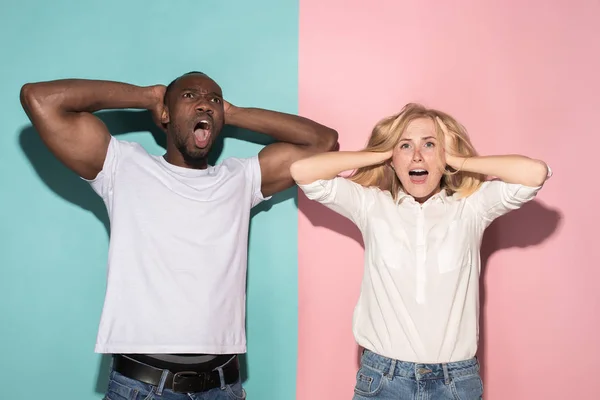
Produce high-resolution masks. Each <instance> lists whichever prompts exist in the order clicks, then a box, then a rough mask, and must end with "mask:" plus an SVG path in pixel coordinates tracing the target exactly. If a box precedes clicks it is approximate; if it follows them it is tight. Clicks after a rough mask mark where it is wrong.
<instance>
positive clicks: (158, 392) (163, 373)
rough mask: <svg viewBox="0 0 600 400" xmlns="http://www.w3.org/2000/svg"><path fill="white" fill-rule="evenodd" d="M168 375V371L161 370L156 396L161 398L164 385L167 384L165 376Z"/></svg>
mask: <svg viewBox="0 0 600 400" xmlns="http://www.w3.org/2000/svg"><path fill="white" fill-rule="evenodd" d="M168 375H169V370H168V369H163V372H162V375H161V376H160V383H159V384H158V386H157V387H156V395H157V396H162V393H163V390H164V389H165V383H166V382H167V376H168Z"/></svg>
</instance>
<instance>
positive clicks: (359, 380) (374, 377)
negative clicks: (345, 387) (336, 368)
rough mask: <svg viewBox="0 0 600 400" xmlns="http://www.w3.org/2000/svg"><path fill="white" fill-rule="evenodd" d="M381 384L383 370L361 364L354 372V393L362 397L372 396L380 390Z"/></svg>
mask: <svg viewBox="0 0 600 400" xmlns="http://www.w3.org/2000/svg"><path fill="white" fill-rule="evenodd" d="M383 384H384V376H383V372H381V371H377V370H375V369H373V368H370V367H368V366H364V365H363V366H361V367H360V369H359V370H358V372H357V373H356V385H355V386H354V393H355V394H357V395H359V396H362V397H373V396H376V395H377V394H378V393H379V392H381V389H382V388H383Z"/></svg>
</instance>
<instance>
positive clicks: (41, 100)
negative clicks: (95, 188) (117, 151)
mask: <svg viewBox="0 0 600 400" xmlns="http://www.w3.org/2000/svg"><path fill="white" fill-rule="evenodd" d="M163 96H164V87H162V86H150V87H139V86H134V85H129V84H125V83H119V82H110V81H97V80H83V79H65V80H56V81H49V82H39V83H28V84H25V85H24V86H23V87H22V88H21V104H22V105H23V108H24V110H25V112H26V113H27V116H28V117H29V119H30V120H31V123H32V124H33V126H34V127H35V129H36V130H37V132H38V133H39V135H40V137H41V139H42V141H43V142H44V143H45V144H46V146H48V148H49V149H50V151H51V152H52V153H53V154H54V155H55V156H56V157H57V158H58V159H59V160H60V161H61V162H62V163H63V164H65V165H66V166H67V167H68V168H69V169H71V170H72V171H74V172H75V173H76V174H78V175H79V176H81V177H83V178H85V179H94V178H95V177H96V176H97V175H98V173H99V172H100V171H101V170H102V166H103V164H104V159H105V158H106V152H107V149H108V144H109V142H110V135H109V132H108V130H107V128H106V126H105V125H104V123H103V122H102V121H100V119H98V118H97V117H95V116H94V115H92V113H93V112H95V111H99V110H102V109H119V108H141V109H150V110H154V111H155V112H156V110H157V109H158V108H160V107H161V106H162V102H163Z"/></svg>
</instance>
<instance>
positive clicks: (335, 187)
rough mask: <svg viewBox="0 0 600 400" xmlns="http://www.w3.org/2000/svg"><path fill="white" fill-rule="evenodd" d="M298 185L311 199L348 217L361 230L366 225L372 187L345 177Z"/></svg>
mask: <svg viewBox="0 0 600 400" xmlns="http://www.w3.org/2000/svg"><path fill="white" fill-rule="evenodd" d="M298 187H299V188H300V189H301V190H302V191H303V192H304V194H305V195H306V197H308V198H309V199H310V200H314V201H317V202H319V203H321V204H323V205H324V206H325V207H327V208H329V209H331V210H333V211H335V212H336V213H338V214H340V215H342V216H344V217H346V218H348V219H349V220H351V221H352V222H354V223H355V224H356V225H357V226H358V227H359V228H360V229H361V230H362V229H363V228H364V227H365V221H366V213H367V209H368V207H369V206H370V204H371V201H370V199H371V196H369V194H370V193H371V191H370V189H368V188H365V187H364V186H361V185H359V184H358V183H354V182H352V181H350V180H348V179H346V178H343V177H336V178H333V179H328V180H324V179H321V180H317V181H315V182H313V183H309V184H307V185H298Z"/></svg>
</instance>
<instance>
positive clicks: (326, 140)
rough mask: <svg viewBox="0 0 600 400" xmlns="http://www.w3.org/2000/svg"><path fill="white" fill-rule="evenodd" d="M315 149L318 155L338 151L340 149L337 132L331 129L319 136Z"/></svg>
mask: <svg viewBox="0 0 600 400" xmlns="http://www.w3.org/2000/svg"><path fill="white" fill-rule="evenodd" d="M314 147H315V151H316V152H317V153H325V152H328V151H336V150H337V149H338V148H339V144H338V133H337V131H336V130H335V129H331V128H329V129H327V130H326V131H325V132H322V133H321V134H320V135H319V141H318V143H316V145H315V146H314Z"/></svg>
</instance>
